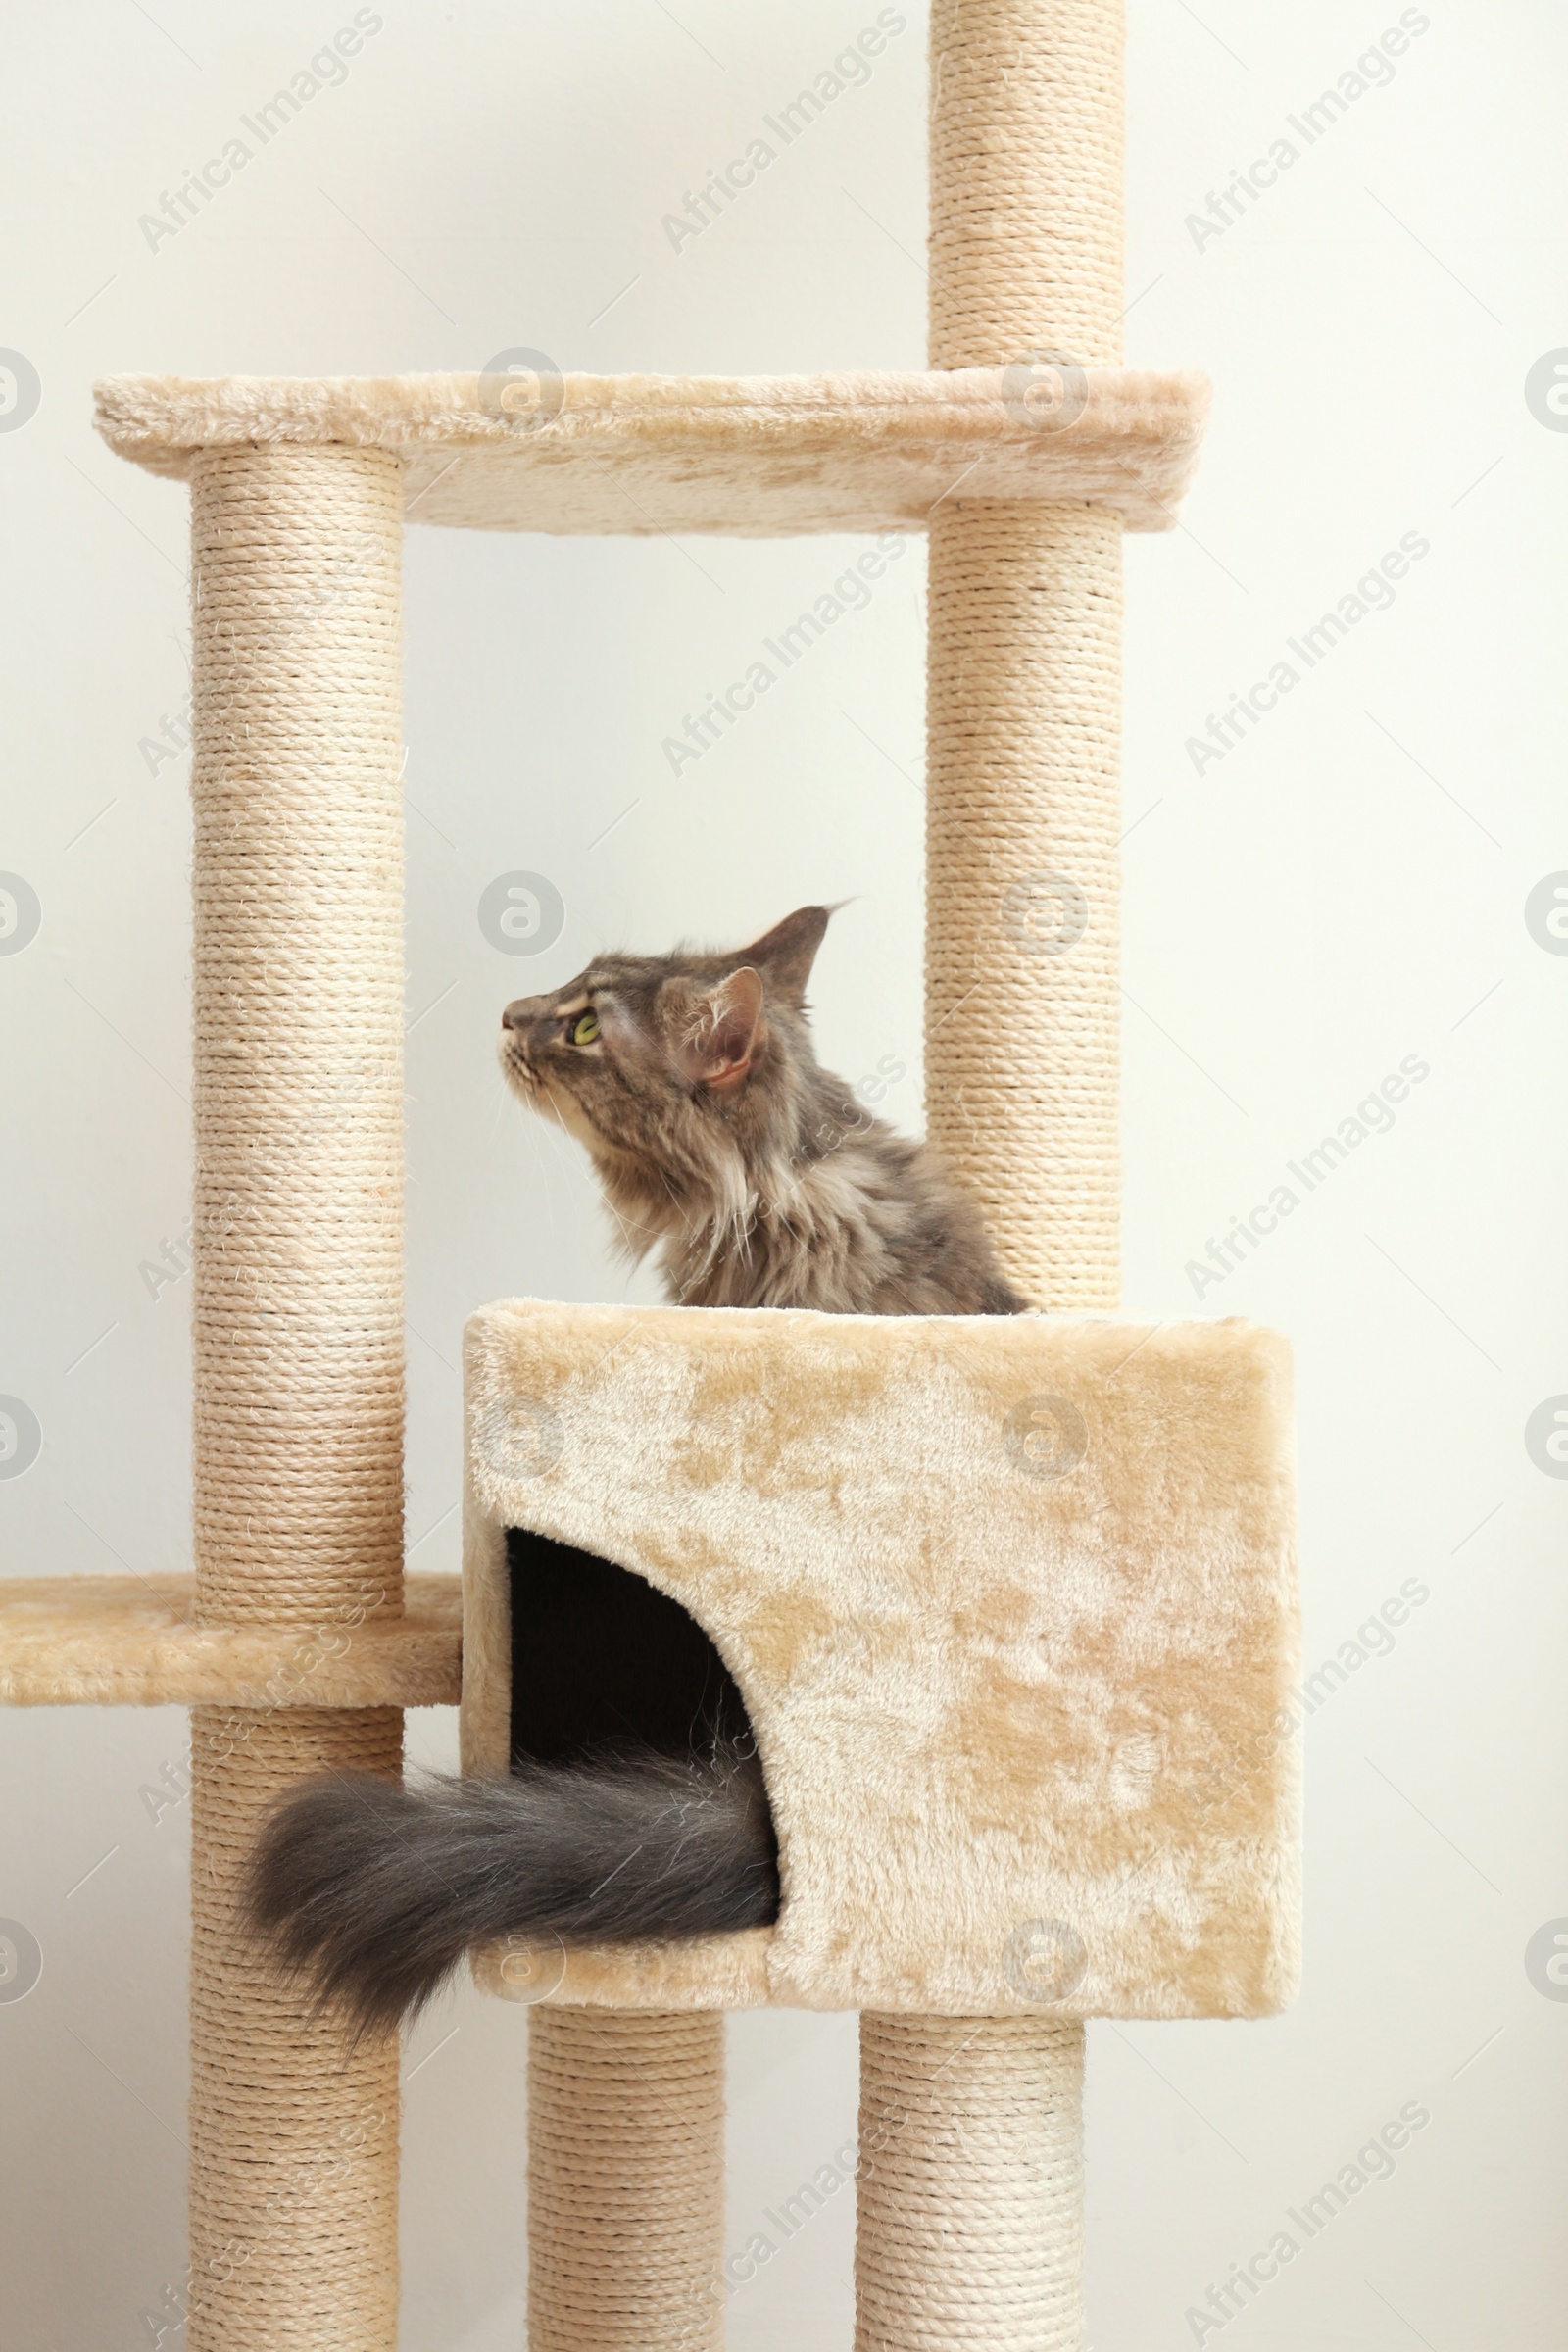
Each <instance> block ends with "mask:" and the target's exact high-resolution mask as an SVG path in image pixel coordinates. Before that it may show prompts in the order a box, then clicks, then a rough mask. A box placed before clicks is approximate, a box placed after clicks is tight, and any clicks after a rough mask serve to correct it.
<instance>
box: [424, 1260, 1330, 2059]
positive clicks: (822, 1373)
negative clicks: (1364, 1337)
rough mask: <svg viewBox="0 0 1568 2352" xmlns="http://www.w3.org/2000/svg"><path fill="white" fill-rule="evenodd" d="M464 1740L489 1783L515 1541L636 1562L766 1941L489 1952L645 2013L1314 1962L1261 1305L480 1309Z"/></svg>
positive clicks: (1088, 1989)
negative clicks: (1092, 1310) (710, 1756)
mask: <svg viewBox="0 0 1568 2352" xmlns="http://www.w3.org/2000/svg"><path fill="white" fill-rule="evenodd" d="M466 1389H467V1417H468V1420H467V1426H468V1489H469V1492H468V1499H467V1505H466V1510H467V1523H466V1552H465V1685H464V1752H465V1764H466V1769H468V1770H470V1771H486V1770H488V1771H502V1770H505V1769H506V1766H507V1761H508V1745H509V1710H510V1677H511V1666H510V1612H509V1603H508V1588H507V1576H506V1563H505V1530H506V1529H507V1528H508V1527H509V1526H518V1527H527V1528H531V1529H533V1530H535V1531H536V1532H538V1533H540V1534H543V1535H547V1536H552V1537H555V1538H557V1539H558V1540H561V1541H564V1542H565V1543H568V1544H575V1545H577V1546H579V1547H581V1548H583V1549H586V1550H591V1551H597V1552H599V1553H600V1554H602V1555H603V1556H604V1557H606V1558H609V1559H612V1560H614V1561H616V1562H618V1563H619V1564H620V1565H621V1566H623V1567H626V1568H630V1569H634V1570H636V1571H637V1572H638V1573H640V1574H642V1575H644V1576H646V1577H648V1578H649V1580H650V1581H651V1582H652V1583H653V1584H655V1585H657V1586H659V1587H660V1588H661V1589H662V1591H664V1592H666V1593H671V1594H673V1595H674V1596H675V1597H676V1598H677V1599H678V1600H680V1601H681V1602H683V1603H684V1605H685V1606H686V1607H687V1608H688V1609H689V1610H690V1611H691V1613H692V1614H693V1615H694V1616H695V1617H696V1618H697V1619H698V1620H699V1621H700V1622H701V1623H702V1624H703V1625H704V1626H705V1627H706V1628H707V1630H708V1631H709V1633H710V1634H711V1637H712V1639H713V1641H714V1642H716V1644H717V1646H718V1648H719V1650H720V1651H721V1653H722V1655H723V1657H724V1659H725V1661H726V1663H727V1664H728V1665H729V1667H730V1669H731V1671H732V1672H733V1673H734V1675H735V1677H736V1679H737V1681H738V1682H739V1684H740V1687H741V1690H742V1691H743V1693H744V1695H745V1698H746V1701H747V1705H748V1707H749V1709H750V1712H751V1717H752V1722H753V1725H754V1727H755V1730H756V1732H757V1735H758V1739H759V1741H760V1749H761V1756H762V1762H763V1767H764V1771H765V1774H766V1779H767V1784H768V1789H769V1794H770V1797H771V1801H772V1805H773V1811H774V1818H775V1821H776V1824H777V1827H778V1832H779V1838H780V1848H781V1864H782V1875H783V1887H784V1901H783V1908H782V1912H781V1916H780V1919H779V1922H778V1925H777V1927H776V1928H774V1929H771V1930H760V1931H755V1932H752V1933H750V1934H747V1935H745V1936H733V1937H727V1938H720V1939H712V1940H710V1941H705V1942H696V1943H689V1944H686V1945H684V1946H676V1947H671V1948H670V1949H669V1950H668V1951H666V1952H664V1953H662V1954H655V1955H652V1956H644V1957H640V1958H639V1957H636V1956H628V1955H626V1954H624V1953H614V1952H604V1953H588V1954H580V1955H575V1956H573V1957H572V1958H571V1959H570V1960H569V1961H567V1960H565V1959H564V1956H561V1955H552V1954H534V1955H530V1954H526V1953H517V1952H515V1953H513V1954H511V1955H510V1956H504V1955H502V1954H501V1953H499V1952H492V1953H491V1954H490V1955H488V1956H487V1957H486V1959H484V1960H483V1961H482V1962H481V1965H480V1969H479V1975H480V1980H481V1982H482V1983H486V1984H488V1985H490V1987H491V1988H492V1989H494V1990H497V1991H500V1992H509V1991H510V1992H513V1993H514V1994H515V1995H517V1996H519V1997H525V1998H538V1997H540V1995H541V1994H545V1995H547V1996H548V1995H551V1994H553V1995H554V1997H556V1998H558V1999H561V2000H566V2001H575V2002H589V2003H594V2002H606V2003H613V2004H616V2005H621V2006H628V2007H638V2006H646V2007H663V2008H671V2007H677V2008H678V2007H693V2008H701V2007H709V2006H715V2007H716V2006H722V2007H744V2006H748V2005H753V2004H759V2003H764V2002H773V2003H781V2004H785V2005H790V2006H797V2007H805V2008H846V2009H848V2008H867V2009H879V2010H904V2011H914V2012H920V2013H924V2014H931V2013H944V2014H954V2015H973V2016H979V2015H985V2014H988V2013H992V2012H1005V2011H1009V2010H1019V2009H1038V2008H1042V2007H1044V2008H1052V2009H1055V2010H1058V2011H1060V2012H1061V2013H1062V2014H1085V2015H1110V2016H1123V2017H1192V2016H1201V2017H1242V2016H1256V2015H1259V2014H1263V2013H1266V2012H1269V2011H1273V2010H1276V2009H1278V2008H1280V2007H1282V2006H1283V2005H1284V2004H1285V2003H1286V2002H1287V2001H1288V2000H1289V1999H1290V1997H1291V1995H1292V1992H1293V1990H1294V1988H1295V1985H1296V1979H1297V1943H1298V1925H1297V1921H1298V1841H1299V1832H1298V1789H1297V1755H1296V1748H1295V1744H1294V1741H1293V1740H1291V1739H1290V1738H1289V1737H1288V1736H1287V1737H1283V1738H1282V1737H1281V1736H1280V1730H1279V1726H1280V1723H1281V1720H1282V1719H1281V1710H1282V1709H1283V1708H1284V1705H1285V1701H1286V1696H1287V1691H1288V1687H1289V1685H1290V1683H1291V1681H1292V1679H1293V1677H1294V1675H1295V1673H1296V1671H1297V1650H1298V1634H1297V1603H1296V1568H1295V1545H1294V1484H1293V1469H1292V1443H1291V1428H1290V1411H1291V1404H1290V1391H1291V1373H1290V1357H1289V1351H1288V1348H1287V1346H1286V1343H1285V1342H1284V1341H1283V1340H1282V1339H1280V1338H1279V1337H1278V1336H1277V1335H1275V1334H1274V1333H1271V1332H1267V1331H1263V1330H1259V1329H1257V1328H1256V1327H1254V1326H1252V1325H1250V1324H1247V1323H1243V1322H1239V1321H1230V1322H1223V1323H1208V1324H1202V1323H1194V1324H1174V1325H1153V1326H1150V1325H1147V1324H1120V1323H1113V1322H1108V1321H1085V1322H1079V1321H1066V1320H1056V1319H1053V1318H1050V1317H1044V1316H1023V1317H1018V1318H1016V1319H1009V1320H979V1319H977V1320H969V1319H957V1318H941V1319H936V1318H933V1319H926V1318H917V1317H907V1318H905V1317H886V1318H879V1317H864V1318H861V1317H839V1316H826V1315H816V1314H805V1313H780V1312H752V1311H731V1312H715V1311H711V1310H709V1311H701V1310H688V1309H678V1308H668V1307H664V1308H628V1307H565V1306H559V1305H550V1304H544V1303H541V1302H538V1301H535V1300H530V1299H519V1300H512V1301H508V1302H506V1303H503V1304H501V1305H497V1306H493V1307H489V1308H487V1309H485V1310H484V1311H483V1312H482V1313H480V1314H478V1315H476V1316H475V1317H474V1318H473V1319H472V1321H471V1322H470V1324H469V1326H468V1332H467V1341H466Z"/></svg>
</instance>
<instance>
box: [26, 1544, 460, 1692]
mask: <svg viewBox="0 0 1568 2352" xmlns="http://www.w3.org/2000/svg"><path fill="white" fill-rule="evenodd" d="M195 1605H196V1592H195V1579H194V1578H193V1577H190V1576H167V1577H158V1578H151V1577H149V1578H145V1579H144V1578H141V1577H136V1576H26V1577H5V1578H0V1705H5V1706H12V1707H71V1706H77V1707H80V1706H86V1707H93V1706H96V1707H168V1706H209V1705H214V1704H216V1705H220V1706H222V1705H227V1706H233V1707H446V1706H456V1704H457V1703H458V1697H459V1693H460V1690H461V1686H462V1678H463V1588H462V1580H461V1579H460V1578H458V1577H456V1576H410V1577H409V1578H408V1579H407V1582H406V1586H405V1614H404V1615H403V1616H402V1617H383V1618H372V1619H368V1620H367V1621H366V1622H365V1623H364V1624H361V1625H246V1626H199V1625H197V1624H196V1623H195V1622H194V1618H195Z"/></svg>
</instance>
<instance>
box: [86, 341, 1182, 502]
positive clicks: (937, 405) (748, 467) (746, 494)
mask: <svg viewBox="0 0 1568 2352" xmlns="http://www.w3.org/2000/svg"><path fill="white" fill-rule="evenodd" d="M504 387H505V379H503V378H501V377H497V376H480V375H406V376H327V377H321V378H319V379H318V378H312V377H308V376H240V375H230V376H218V377H215V378H212V379H210V380H202V379H199V378H192V377H186V376H157V375H115V376H109V377H107V378H105V380H104V381H103V382H101V383H100V384H98V385H97V386H96V387H95V390H96V399H97V424H98V430H99V431H100V433H102V435H103V436H104V439H105V440H106V441H107V442H108V443H109V445H110V447H111V448H112V449H114V450H116V451H118V452H119V454H120V455H121V456H122V457H124V458H129V459H132V460H133V461H134V462H135V463H136V464H137V465H140V466H146V467H148V468H149V469H150V470H151V471H153V472H155V473H165V474H172V475H175V476H177V477H179V478H180V479H184V478H186V477H187V476H188V474H189V472H190V468H191V463H192V459H193V457H194V454H195V452H196V451H198V450H200V449H213V448H221V447H225V446H227V447H234V446H240V445H244V444H246V443H269V442H303V443H318V444H319V443H322V442H347V443H351V444H356V445H358V446H361V447H366V448H375V449H389V450H396V451H398V452H399V453H400V454H401V456H402V459H403V463H404V512H405V515H407V517H408V519H409V520H410V521H412V522H430V523H447V524H455V525H460V526H462V527H465V528H467V529H474V530H507V531H556V532H573V533H579V532H607V531H609V532H624V533H629V534H632V535H634V536H635V535H642V534H644V533H647V532H650V531H695V532H705V531H707V532H721V533H723V534H724V535H725V536H727V537H731V538H734V537H739V538H772V537H778V536H786V535H793V534H796V533H800V532H811V531H858V532H869V531H882V530H898V531H912V530H922V529H923V528H924V527H925V523H926V518H927V516H928V515H929V514H930V512H931V510H932V508H933V507H934V506H937V505H938V504H940V503H942V502H943V501H945V500H947V499H948V498H950V497H952V496H954V495H961V496H962V497H963V498H964V499H966V500H973V499H1031V500H1052V501H1057V502H1060V501H1066V502H1087V503H1088V504H1090V505H1092V506H1096V507H1102V508H1104V509H1106V510H1108V511H1109V512H1110V513H1112V514H1115V515H1120V516H1121V518H1122V520H1123V521H1124V522H1125V523H1126V524H1127V525H1128V526H1129V528H1131V529H1133V530H1140V531H1158V530H1167V529H1169V528H1170V526H1171V525H1172V524H1173V523H1174V521H1175V519H1176V509H1177V506H1178V505H1179V503H1180V501H1181V498H1182V496H1183V494H1184V492H1185V491H1186V489H1187V486H1188V483H1189V481H1190V480H1191V478H1192V475H1193V473H1194V471H1195V469H1196V467H1197V464H1198V454H1199V447H1200V444H1201V439H1202V432H1203V425H1204V421H1205V418H1206V416H1207V410H1208V385H1207V382H1206V380H1205V379H1204V378H1203V377H1202V376H1201V375H1197V374H1192V373H1189V372H1185V371H1181V370H1154V369H1149V368H1088V369H1087V370H1084V371H1082V372H1081V374H1080V373H1074V374H1072V375H1070V376H1068V377H1065V378H1062V377H1057V376H1054V375H1050V374H1049V371H1044V372H1043V371H1042V370H1040V369H1039V368H1031V367H1030V366H1028V365H1025V364H1022V363H1019V364H1016V365H1015V366H1014V367H1012V368H953V369H936V370H932V371H930V372H928V373H920V374H914V373H910V374H891V373H871V372H864V373H858V374H845V375H801V376H700V375H699V376H686V375H617V376H602V375H564V376H543V377H541V378H540V379H539V382H538V384H537V385H536V386H535V387H534V392H535V395H536V397H535V398H534V400H533V403H532V405H531V406H526V407H524V408H522V409H520V410H517V411H515V412H513V413H511V414H509V412H508V411H507V410H506V409H505V408H504V407H503V405H502V400H503V392H504ZM1048 396H1049V397H1048ZM1042 403H1044V405H1042ZM1053 403H1054V405H1053Z"/></svg>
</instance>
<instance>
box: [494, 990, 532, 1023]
mask: <svg viewBox="0 0 1568 2352" xmlns="http://www.w3.org/2000/svg"><path fill="white" fill-rule="evenodd" d="M533 1005H534V1000H533V999H532V998H531V997H518V998H516V999H515V1002H514V1003H513V1004H511V1005H508V1006H507V1009H506V1011H505V1012H504V1013H503V1014H502V1015H501V1026H502V1028H503V1029H526V1028H527V1026H528V1023H529V1021H530V1020H531V1019H532V1017H533Z"/></svg>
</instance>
